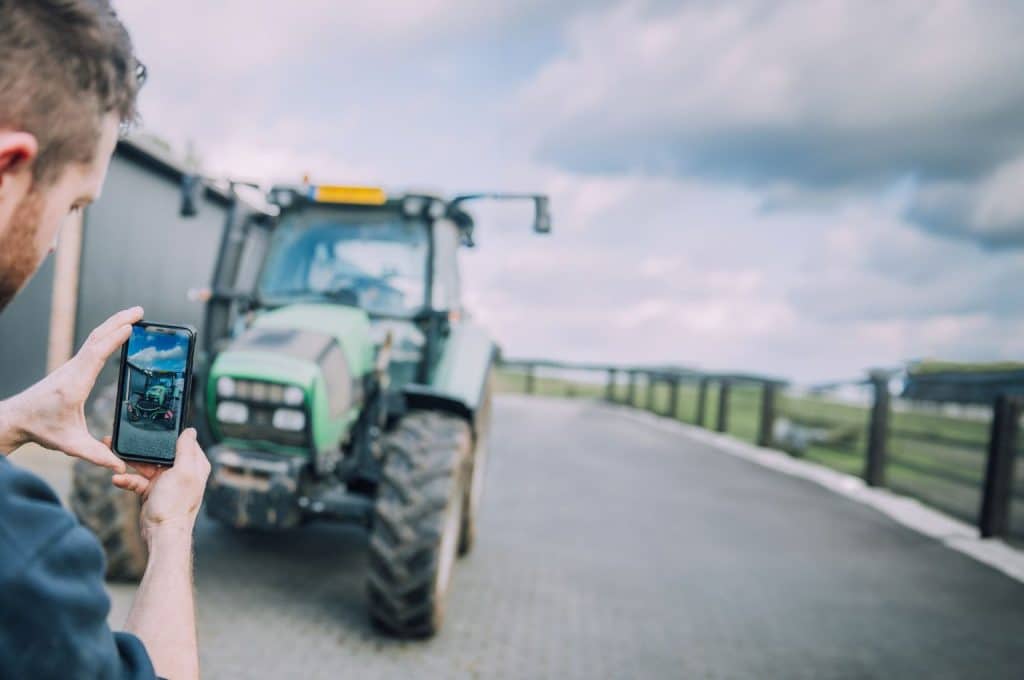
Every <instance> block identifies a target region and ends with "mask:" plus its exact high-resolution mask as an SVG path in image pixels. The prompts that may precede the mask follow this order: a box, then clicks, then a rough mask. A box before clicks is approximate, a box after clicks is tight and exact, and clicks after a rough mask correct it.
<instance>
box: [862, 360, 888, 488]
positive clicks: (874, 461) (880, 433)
mask: <svg viewBox="0 0 1024 680" xmlns="http://www.w3.org/2000/svg"><path fill="white" fill-rule="evenodd" d="M868 377H869V380H870V381H871V384H872V386H873V387H874V392H875V401H874V404H872V406H871V421H870V422H869V423H868V451H867V458H866V459H865V461H864V481H865V482H866V483H867V485H868V486H885V459H886V443H887V441H888V439H889V374H888V373H886V372H884V371H872V372H871V374H870V375H869V376H868Z"/></svg>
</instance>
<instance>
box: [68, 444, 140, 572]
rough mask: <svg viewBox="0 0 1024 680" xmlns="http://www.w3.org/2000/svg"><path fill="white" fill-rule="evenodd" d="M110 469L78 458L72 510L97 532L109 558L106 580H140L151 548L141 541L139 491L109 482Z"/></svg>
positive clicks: (72, 491)
mask: <svg viewBox="0 0 1024 680" xmlns="http://www.w3.org/2000/svg"><path fill="white" fill-rule="evenodd" d="M111 474H112V473H111V472H110V470H107V469H106V468H101V467H99V466H97V465H93V464H92V463H87V462H85V461H83V460H76V461H75V465H74V470H73V473H72V482H71V510H72V511H73V512H74V513H75V515H76V516H77V517H78V520H79V521H80V522H81V523H82V524H83V525H85V526H86V527H87V528H88V529H89V530H90V531H92V532H93V533H94V534H96V538H97V539H99V542H100V545H102V546H103V553H104V554H105V555H106V558H107V579H109V580H111V581H138V580H139V579H140V578H142V573H143V572H144V571H145V570H146V562H147V561H148V560H149V551H148V550H147V548H146V543H145V541H143V540H142V527H140V526H139V514H140V512H141V508H142V502H141V500H140V499H139V496H138V495H137V494H134V493H132V492H130V491H123V490H121V489H118V488H117V487H116V486H114V485H113V484H112V483H111V482H110V477H111Z"/></svg>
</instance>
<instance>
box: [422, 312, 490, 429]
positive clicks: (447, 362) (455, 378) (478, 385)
mask: <svg viewBox="0 0 1024 680" xmlns="http://www.w3.org/2000/svg"><path fill="white" fill-rule="evenodd" d="M496 349H497V348H496V346H495V344H494V342H493V341H492V340H491V338H490V336H488V335H487V333H486V332H485V331H484V330H483V328H481V327H480V326H478V325H476V324H473V323H469V322H461V323H458V324H453V325H452V326H451V330H450V331H449V333H448V337H447V338H446V339H445V342H444V345H443V347H442V351H441V358H440V360H439V361H438V363H437V367H436V368H435V369H434V370H433V371H432V372H431V380H430V384H429V385H420V384H408V385H405V386H404V387H403V388H402V392H403V395H404V397H405V403H406V406H407V407H408V408H422V409H430V410H438V411H444V412H447V413H452V414H454V415H457V416H459V417H460V418H464V419H466V420H467V421H468V422H469V423H470V425H471V426H472V425H474V422H475V420H476V414H477V411H478V410H479V409H480V407H481V405H482V404H483V402H484V398H485V396H486V392H487V385H488V379H489V376H490V372H491V368H492V366H493V364H494V358H495V355H496Z"/></svg>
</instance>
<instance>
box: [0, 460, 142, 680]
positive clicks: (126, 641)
mask: <svg viewBox="0 0 1024 680" xmlns="http://www.w3.org/2000/svg"><path fill="white" fill-rule="evenodd" d="M26 478H27V479H26ZM7 481H11V480H10V479H8V480H7ZM17 482H19V483H15V484H8V485H6V486H7V488H6V489H2V490H3V491H5V492H6V493H8V494H15V496H14V497H11V496H7V498H5V499H4V500H5V501H6V502H2V503H0V505H2V506H5V507H3V508H0V509H2V510H7V511H14V513H13V514H14V515H15V516H14V517H12V516H10V515H8V516H7V517H4V518H0V523H3V524H4V525H5V526H3V527H0V529H3V531H0V538H4V537H5V536H4V534H6V538H7V539H8V540H7V541H0V548H7V549H15V550H13V552H14V553H20V554H11V553H8V555H6V556H3V555H0V561H5V562H6V564H5V567H6V568H5V569H0V572H2V573H3V578H0V598H2V605H0V613H2V620H0V677H13V678H39V679H40V680H43V679H48V678H109V679H110V680H121V679H128V678H132V679H134V678H147V679H148V678H155V674H154V672H153V665H152V663H151V662H150V660H149V656H148V654H147V653H146V650H145V647H144V646H143V645H142V643H141V642H140V641H139V639H138V638H136V637H135V636H133V635H129V634H127V633H116V634H115V633H113V632H112V631H111V630H110V627H109V626H108V625H107V615H108V613H109V611H110V600H109V599H108V597H107V593H106V590H105V589H104V587H103V571H104V567H103V553H102V551H101V549H100V546H99V544H98V543H97V541H96V539H95V538H94V537H93V535H92V534H91V533H89V531H88V530H87V529H85V528H83V527H82V526H81V525H79V524H78V523H77V522H76V521H75V520H74V518H72V517H71V516H70V515H69V514H68V513H67V511H65V510H64V509H63V508H61V507H60V504H59V501H57V499H56V497H55V496H53V494H52V491H50V490H49V489H48V488H46V486H45V484H43V482H42V481H41V480H39V479H38V478H35V477H34V476H32V475H28V474H25V475H24V477H21V479H18V480H17ZM35 485H40V486H42V489H40V488H37V487H36V486H35ZM0 486H3V485H0ZM19 520H20V521H19ZM12 521H13V522H18V523H19V524H18V525H17V526H18V527H20V528H17V527H16V526H13V525H12V523H11V522H12ZM26 532H31V533H30V534H29V535H26ZM33 537H34V538H33ZM39 537H42V538H41V539H40V538H39ZM19 539H22V540H19ZM18 547H21V548H26V550H16V548H18ZM5 558H9V559H5Z"/></svg>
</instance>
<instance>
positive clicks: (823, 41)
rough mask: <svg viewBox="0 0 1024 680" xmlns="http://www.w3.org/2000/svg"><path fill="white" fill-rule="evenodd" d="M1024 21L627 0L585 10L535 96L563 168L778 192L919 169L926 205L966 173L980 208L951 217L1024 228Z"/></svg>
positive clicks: (944, 10) (932, 12) (1021, 16)
mask: <svg viewBox="0 0 1024 680" xmlns="http://www.w3.org/2000/svg"><path fill="white" fill-rule="evenodd" d="M1022 21H1024V5H1021V4H1020V3H1014V2H989V3H977V2H969V1H968V0H946V1H944V2H932V1H931V0H912V1H909V2H899V3H881V4H878V3H864V2H860V1H858V0H832V1H830V2H818V3H807V2H801V1H799V0H792V1H788V2H763V1H761V0H737V1H734V2H728V3H723V2H688V3H682V4H679V5H676V6H674V7H673V8H672V9H669V10H665V9H661V8H658V7H652V6H651V4H650V3H648V2H644V1H643V0H627V1H626V2H622V3H620V4H619V5H617V6H615V7H613V8H611V9H609V10H607V11H605V12H601V13H596V14H593V15H590V16H586V17H582V18H580V19H579V20H578V21H577V22H576V23H575V24H574V25H573V27H572V30H571V31H570V32H569V37H568V45H567V48H566V50H565V53H564V55H563V56H562V57H561V58H560V59H558V60H556V61H554V62H553V63H551V64H549V65H548V66H546V67H545V69H544V70H543V71H542V72H541V73H540V74H539V76H538V77H537V78H536V79H535V80H534V81H533V82H532V83H531V84H530V85H529V86H528V87H527V88H525V90H524V94H523V106H524V109H525V110H526V111H528V112H529V115H530V116H531V120H533V121H534V122H535V123H536V124H537V126H538V133H537V134H536V135H535V139H536V144H537V148H538V150H539V153H540V155H541V157H542V158H544V159H547V160H549V161H553V162H555V163H557V164H558V165H560V166H561V167H564V168H569V169H573V170H579V171H584V172H604V173H621V172H625V171H642V172H645V173H655V174H679V175H699V176H705V177H711V178H716V179H719V180H726V181H732V182H740V183H746V184H752V185H756V186H758V187H759V188H762V189H768V190H775V191H777V192H778V190H779V189H781V190H782V191H781V192H778V193H777V194H776V196H777V197H780V198H781V199H782V200H776V201H775V202H774V203H775V205H776V206H780V207H781V206H785V205H787V204H791V203H792V199H794V198H797V199H804V200H806V199H807V198H808V197H811V198H812V199H813V197H814V195H815V194H821V193H824V194H825V195H826V196H830V195H831V198H833V199H834V198H835V193H836V189H837V188H840V189H842V190H848V189H850V188H854V189H857V190H858V191H867V192H877V191H878V190H880V189H881V188H883V187H884V186H885V185H886V183H889V182H893V181H897V180H899V179H900V178H902V177H904V176H915V177H917V178H918V179H919V180H920V182H922V183H923V185H924V186H923V194H922V199H921V200H922V206H921V207H920V208H919V209H918V210H916V211H912V212H911V214H912V215H921V214H923V213H925V212H927V210H926V209H927V207H928V206H929V205H934V204H935V202H936V201H939V202H940V203H941V206H943V207H945V206H946V205H949V203H950V200H949V199H948V198H947V199H944V200H940V199H939V198H936V197H934V196H931V195H930V194H934V193H938V192H946V193H948V188H943V186H939V185H934V186H933V184H932V183H935V182H954V183H956V186H957V188H958V190H959V191H962V192H964V193H965V194H967V198H966V199H964V200H966V201H967V202H968V203H969V204H970V208H971V210H970V211H968V213H967V214H965V215H963V218H964V219H962V220H958V221H957V222H955V223H954V222H952V221H949V220H947V221H946V222H944V223H943V224H944V226H945V229H944V231H947V232H960V233H963V234H964V235H966V236H977V237H978V238H979V239H981V240H988V241H998V242H1002V243H1007V242H1010V243H1017V244H1021V243H1024V219H1022V217H1024V215H1022V213H1024V208H1022V207H1021V205H1020V202H1019V200H1018V199H1017V197H1018V196H1020V195H1024V192H1021V191H1020V189H1019V187H1020V180H1021V179H1022V177H1021V172H1020V171H1019V170H1015V169H1014V168H1017V165H1016V164H1014V163H1013V160H1014V159H1015V158H1017V157H1018V155H1019V154H1022V153H1024V117H1022V116H1021V115H1020V111H1021V110H1022V109H1024V80H1021V79H1020V78H1019V77H1017V74H1018V73H1019V72H1020V71H1021V69H1024V41H1021V40H1019V39H1018V36H1017V28H1018V27H1019V26H1020V25H1021V22H1022ZM1007 164H1009V165H1007ZM979 180H981V181H982V183H981V184H980V185H976V183H977V182H979ZM808 189H810V191H808ZM787 196H788V197H789V200H786V197H787ZM769 198H770V196H769ZM813 200H815V201H817V200H818V199H813ZM940 214H943V215H944V214H945V213H944V212H943V211H942V210H940ZM933 221H934V218H933Z"/></svg>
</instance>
